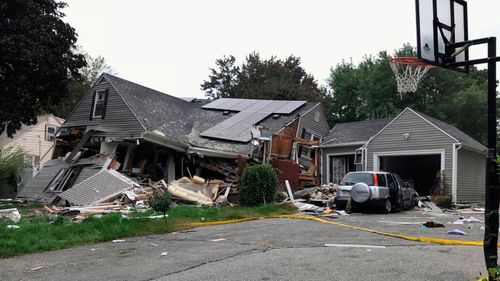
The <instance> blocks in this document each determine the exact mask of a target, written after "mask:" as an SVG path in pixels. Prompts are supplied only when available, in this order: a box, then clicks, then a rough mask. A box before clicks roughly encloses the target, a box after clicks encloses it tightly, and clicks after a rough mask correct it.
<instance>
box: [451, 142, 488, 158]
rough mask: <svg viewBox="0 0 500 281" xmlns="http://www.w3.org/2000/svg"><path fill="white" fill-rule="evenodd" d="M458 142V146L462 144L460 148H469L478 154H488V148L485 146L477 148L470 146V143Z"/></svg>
mask: <svg viewBox="0 0 500 281" xmlns="http://www.w3.org/2000/svg"><path fill="white" fill-rule="evenodd" d="M458 144H459V145H460V146H462V148H465V149H467V150H470V151H472V152H476V153H479V154H481V155H484V156H488V149H487V148H486V147H484V149H479V148H477V147H474V146H471V145H468V144H465V143H458Z"/></svg>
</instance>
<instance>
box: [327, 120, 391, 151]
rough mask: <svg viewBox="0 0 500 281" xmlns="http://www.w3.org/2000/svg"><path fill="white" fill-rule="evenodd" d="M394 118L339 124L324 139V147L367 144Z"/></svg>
mask: <svg viewBox="0 0 500 281" xmlns="http://www.w3.org/2000/svg"><path fill="white" fill-rule="evenodd" d="M391 121H392V118H387V119H374V120H365V121H357V122H348V123H337V124H336V125H335V126H333V128H332V129H331V130H330V131H329V132H328V134H327V135H326V136H325V137H324V138H323V141H322V144H321V145H322V146H323V145H332V144H342V143H351V142H366V141H368V140H369V139H370V138H371V137H372V136H374V135H375V134H377V133H378V132H379V131H380V130H382V129H383V128H384V127H385V126H387V124H389V122H391Z"/></svg>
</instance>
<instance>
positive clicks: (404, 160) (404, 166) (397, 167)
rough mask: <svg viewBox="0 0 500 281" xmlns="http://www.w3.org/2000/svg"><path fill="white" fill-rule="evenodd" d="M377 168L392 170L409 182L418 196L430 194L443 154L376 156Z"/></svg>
mask: <svg viewBox="0 0 500 281" xmlns="http://www.w3.org/2000/svg"><path fill="white" fill-rule="evenodd" d="M378 160H379V168H378V170H381V171H387V172H393V173H396V174H398V175H400V176H401V178H403V179H405V181H407V182H410V183H411V184H412V185H413V187H414V188H415V190H416V191H417V192H418V194H419V195H420V196H426V195H432V193H433V190H434V189H435V188H436V184H437V183H436V176H437V175H439V174H438V173H439V172H440V171H441V166H442V165H441V164H443V163H441V160H444V156H443V155H442V154H441V153H437V154H408V155H391V156H389V155H386V156H378Z"/></svg>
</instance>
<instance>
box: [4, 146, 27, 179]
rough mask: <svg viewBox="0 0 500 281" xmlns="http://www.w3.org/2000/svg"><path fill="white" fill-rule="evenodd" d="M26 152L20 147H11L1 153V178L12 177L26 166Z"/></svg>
mask: <svg viewBox="0 0 500 281" xmlns="http://www.w3.org/2000/svg"><path fill="white" fill-rule="evenodd" d="M24 155H25V152H24V150H23V149H22V148H21V147H19V146H9V147H7V148H5V149H4V150H2V151H0V176H11V175H12V174H15V173H17V172H18V171H19V170H20V169H21V168H22V167H23V165H24Z"/></svg>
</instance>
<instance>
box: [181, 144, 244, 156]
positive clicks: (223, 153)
mask: <svg viewBox="0 0 500 281" xmlns="http://www.w3.org/2000/svg"><path fill="white" fill-rule="evenodd" d="M187 152H188V153H191V154H201V155H203V156H208V157H220V158H232V159H234V158H237V157H238V156H244V157H246V156H247V155H244V154H241V153H237V152H230V151H222V150H215V149H209V148H202V147H193V146H191V147H189V149H188V151H187Z"/></svg>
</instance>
